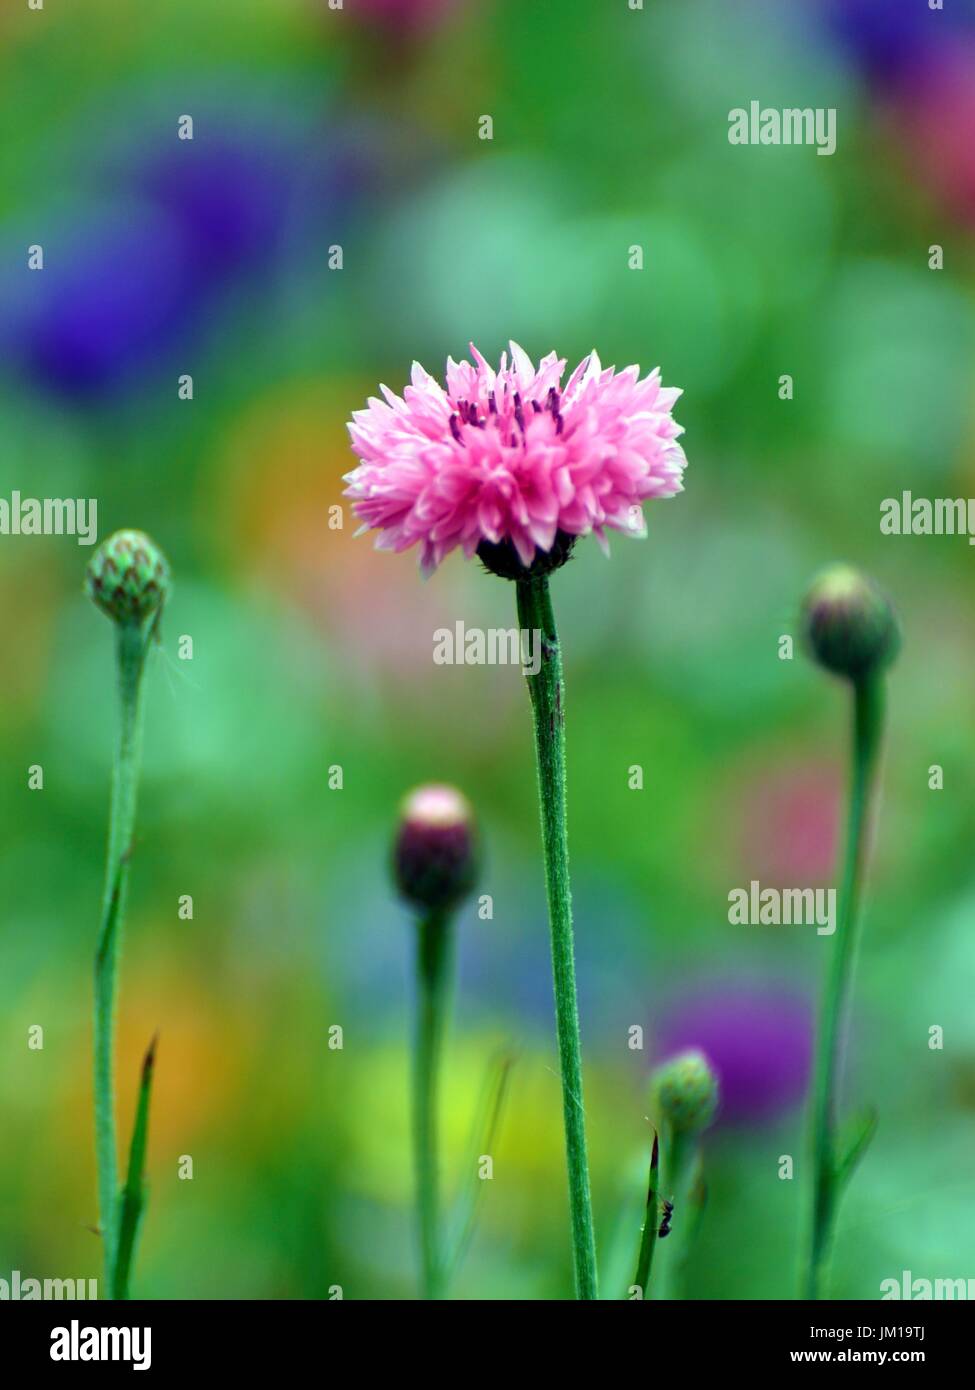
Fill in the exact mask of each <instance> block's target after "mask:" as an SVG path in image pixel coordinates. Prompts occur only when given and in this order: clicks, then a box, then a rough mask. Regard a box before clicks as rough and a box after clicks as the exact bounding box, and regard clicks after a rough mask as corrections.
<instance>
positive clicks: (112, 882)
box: [94, 622, 154, 1293]
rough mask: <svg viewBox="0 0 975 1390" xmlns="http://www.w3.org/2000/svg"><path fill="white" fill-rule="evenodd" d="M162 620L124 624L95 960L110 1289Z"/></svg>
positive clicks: (98, 1118)
mask: <svg viewBox="0 0 975 1390" xmlns="http://www.w3.org/2000/svg"><path fill="white" fill-rule="evenodd" d="M153 632H154V622H151V623H149V624H148V625H147V626H146V625H140V624H138V623H135V622H130V623H119V624H118V625H117V627H116V641H117V647H116V657H117V664H118V681H119V709H120V726H119V741H118V749H117V752H116V757H115V769H114V774H113V779H112V795H111V810H110V815H109V834H108V859H107V864H106V869H105V895H104V902H103V907H102V922H101V929H100V931H99V937H98V949H97V952H96V956H95V1024H94V1092H95V1153H96V1160H97V1165H98V1208H99V1224H100V1227H101V1232H102V1239H103V1241H104V1259H105V1286H106V1288H107V1289H108V1290H109V1292H110V1293H111V1291H112V1290H113V1288H114V1284H115V1263H116V1259H117V1254H118V1232H119V1217H120V1205H119V1188H118V1169H117V1162H118V1154H117V1143H116V1131H115V1007H116V994H117V976H118V958H119V947H120V943H121V934H122V922H123V917H124V912H125V891H126V883H127V879H128V861H129V853H130V849H131V844H132V834H133V830H134V827H135V807H136V790H137V785H138V776H139V754H140V745H141V729H142V676H143V672H144V669H145V658H146V653H147V651H148V647H149V643H150V640H151V638H152V634H153Z"/></svg>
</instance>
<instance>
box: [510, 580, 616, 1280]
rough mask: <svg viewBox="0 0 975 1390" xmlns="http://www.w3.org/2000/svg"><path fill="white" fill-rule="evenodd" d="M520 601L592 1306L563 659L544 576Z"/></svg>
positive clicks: (577, 1215)
mask: <svg viewBox="0 0 975 1390" xmlns="http://www.w3.org/2000/svg"><path fill="white" fill-rule="evenodd" d="M517 602H518V620H519V624H520V626H521V629H522V631H523V632H527V633H529V634H531V633H533V632H535V631H538V632H540V634H541V665H540V667H539V670H538V673H537V675H534V676H532V675H529V676H528V677H527V680H528V690H529V694H530V696H531V704H532V713H533V716H534V725H535V753H536V760H537V768H538V793H539V802H540V810H541V821H542V847H543V851H544V858H545V886H546V891H547V895H548V913H549V924H550V928H551V938H552V977H553V982H554V986H555V1022H556V1032H557V1035H558V1045H559V1065H560V1071H561V1074H562V1111H563V1119H564V1124H565V1153H566V1163H567V1166H568V1176H569V1209H570V1215H571V1222H572V1253H573V1262H574V1268H575V1284H576V1297H577V1298H581V1299H593V1298H596V1297H597V1296H598V1294H597V1282H596V1245H595V1240H594V1237H593V1225H592V1203H591V1199H590V1195H589V1164H588V1159H587V1156H586V1127H585V1111H584V1108H583V1096H582V1048H581V1044H580V1040H579V1007H578V1003H577V999H576V979H575V953H574V946H573V939H572V898H571V892H570V887H569V846H568V836H567V829H566V806H565V782H566V776H565V721H564V684H563V680H562V655H561V651H560V648H559V639H558V633H557V631H556V627H555V615H554V613H553V612H552V600H551V595H550V593H549V587H548V579H547V577H544V576H534V577H531V578H528V579H519V580H518V581H517Z"/></svg>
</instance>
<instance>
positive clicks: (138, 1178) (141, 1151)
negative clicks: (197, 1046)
mask: <svg viewBox="0 0 975 1390" xmlns="http://www.w3.org/2000/svg"><path fill="white" fill-rule="evenodd" d="M156 1041H157V1039H156V1038H155V1037H154V1038H153V1040H152V1042H151V1043H150V1044H149V1047H148V1050H147V1052H146V1055H145V1058H144V1060H143V1063H142V1076H141V1078H140V1081H139V1099H138V1102H137V1104H136V1111H135V1124H134V1125H133V1128H132V1146H131V1148H130V1150H129V1170H128V1173H127V1175H126V1179H125V1186H124V1187H123V1189H122V1191H121V1192H120V1193H119V1239H118V1251H117V1253H116V1257H115V1269H114V1271H113V1278H112V1297H113V1298H120V1299H125V1298H128V1296H129V1275H130V1273H131V1270H132V1257H133V1255H134V1253H135V1243H136V1239H137V1237H138V1234H139V1227H140V1225H141V1224H142V1215H143V1212H144V1211H145V1205H146V1189H145V1182H144V1174H145V1165H146V1141H147V1139H148V1136H149V1101H150V1098H151V1095H152V1073H153V1068H154V1065H155V1061H156Z"/></svg>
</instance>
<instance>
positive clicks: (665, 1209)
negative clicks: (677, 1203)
mask: <svg viewBox="0 0 975 1390" xmlns="http://www.w3.org/2000/svg"><path fill="white" fill-rule="evenodd" d="M660 1208H661V1215H660V1230H659V1231H658V1232H657V1238H658V1240H663V1238H664V1236H669V1235H670V1219H671V1217H672V1216H673V1214H674V1202H673V1199H672V1198H671V1200H670V1201H668V1200H667V1198H666V1197H664V1198H663V1199H662V1200H661V1203H660Z"/></svg>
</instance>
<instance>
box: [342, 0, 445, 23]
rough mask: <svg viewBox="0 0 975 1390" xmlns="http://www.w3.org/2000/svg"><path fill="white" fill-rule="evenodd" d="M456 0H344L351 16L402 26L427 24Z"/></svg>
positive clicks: (437, 17) (438, 16)
mask: <svg viewBox="0 0 975 1390" xmlns="http://www.w3.org/2000/svg"><path fill="white" fill-rule="evenodd" d="M457 4H458V0H346V8H347V9H348V11H349V13H350V14H351V15H352V17H353V18H356V19H360V18H361V19H369V20H380V21H383V22H385V23H387V24H397V25H401V26H404V27H407V26H411V25H414V24H427V23H430V22H431V21H432V20H435V19H439V18H440V16H441V15H442V14H445V13H446V12H447V10H451V9H454V8H456V6H457Z"/></svg>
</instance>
